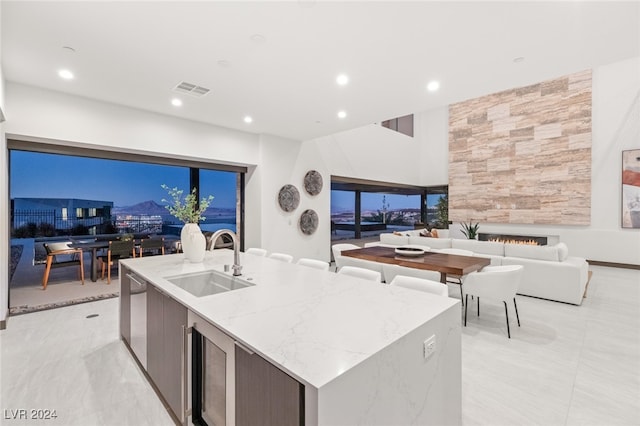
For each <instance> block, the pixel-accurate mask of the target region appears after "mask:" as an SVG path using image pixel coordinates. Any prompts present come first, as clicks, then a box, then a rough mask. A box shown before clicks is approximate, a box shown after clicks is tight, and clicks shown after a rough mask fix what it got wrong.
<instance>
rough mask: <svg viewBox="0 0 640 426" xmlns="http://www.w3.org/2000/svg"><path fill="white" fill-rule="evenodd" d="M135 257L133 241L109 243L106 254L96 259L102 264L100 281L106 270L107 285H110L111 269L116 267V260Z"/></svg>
mask: <svg viewBox="0 0 640 426" xmlns="http://www.w3.org/2000/svg"><path fill="white" fill-rule="evenodd" d="M130 257H136V249H135V246H134V244H133V240H123V241H109V248H108V249H107V254H106V255H102V256H100V257H98V259H100V261H101V263H102V279H103V280H104V271H105V269H107V283H108V284H111V267H112V266H114V265H117V262H118V260H120V259H127V258H130Z"/></svg>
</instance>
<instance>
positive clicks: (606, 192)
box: [313, 58, 640, 265]
mask: <svg viewBox="0 0 640 426" xmlns="http://www.w3.org/2000/svg"><path fill="white" fill-rule="evenodd" d="M576 71H578V70H576ZM639 111H640V58H632V59H629V60H626V61H621V62H618V63H614V64H610V65H607V66H603V67H599V68H597V69H594V70H593V146H592V198H591V209H592V213H591V225H590V226H540V225H502V224H481V226H480V231H481V232H482V231H485V232H505V233H530V234H541V235H558V236H560V240H561V241H564V242H566V243H567V245H568V246H569V250H570V253H571V254H572V255H576V256H581V257H585V258H587V259H590V260H599V261H606V262H616V263H629V264H635V265H640V231H638V230H629V229H622V228H621V226H620V223H621V220H620V215H621V157H622V154H621V151H622V150H626V149H632V148H638V147H639V146H640V145H639V144H640V112H639ZM313 142H314V143H316V144H317V145H318V150H319V151H320V152H321V154H322V160H323V164H325V165H326V167H327V169H328V173H330V174H333V175H338V176H348V177H357V178H363V179H371V180H378V181H388V182H398V183H406V184H415V185H423V186H429V185H439V184H447V183H448V108H446V107H445V108H440V109H435V110H430V111H425V112H421V113H417V114H415V137H414V138H413V139H412V138H408V137H406V136H404V135H401V134H398V133H395V132H390V131H388V130H387V129H383V128H380V126H376V125H370V126H365V127H362V128H358V129H353V130H350V131H347V132H342V133H339V134H335V135H331V136H328V137H324V138H318V139H316V140H314V141H313ZM329 202H330V201H329ZM458 229H459V225H458V224H453V225H452V230H453V231H454V232H453V235H454V236H457V237H459V238H462V235H461V234H459V233H458V232H457V230H458ZM329 244H330V243H329Z"/></svg>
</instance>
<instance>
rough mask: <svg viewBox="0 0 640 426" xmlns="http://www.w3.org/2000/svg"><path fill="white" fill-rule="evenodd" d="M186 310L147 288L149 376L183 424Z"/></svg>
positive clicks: (158, 292) (155, 289) (163, 295)
mask: <svg viewBox="0 0 640 426" xmlns="http://www.w3.org/2000/svg"><path fill="white" fill-rule="evenodd" d="M186 326H187V308H185V307H184V306H183V305H181V304H180V303H178V302H176V301H175V300H173V299H172V298H170V297H169V296H167V295H165V294H163V293H162V292H160V291H159V290H158V289H157V288H155V287H154V286H152V285H150V286H148V287H147V372H148V373H149V376H150V377H151V379H152V380H153V382H154V384H155V385H156V387H157V388H158V391H160V393H161V394H162V397H163V398H164V400H165V402H166V403H167V404H168V405H169V407H170V408H171V410H172V412H173V414H174V415H175V417H176V418H177V419H178V420H180V422H182V420H183V414H184V407H183V405H184V396H183V392H184V391H186V390H185V389H184V381H185V378H184V374H185V371H184V370H185V369H184V365H185V358H184V357H185V356H186V354H185V353H184V347H185V328H186Z"/></svg>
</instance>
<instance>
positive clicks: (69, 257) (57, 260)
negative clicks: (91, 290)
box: [42, 241, 84, 290]
mask: <svg viewBox="0 0 640 426" xmlns="http://www.w3.org/2000/svg"><path fill="white" fill-rule="evenodd" d="M69 243H70V241H66V242H61V243H44V244H43V245H44V249H45V251H46V252H47V266H46V267H45V270H44V276H43V277H42V289H43V290H46V289H47V283H48V282H49V273H50V272H51V268H61V267H64V266H75V265H79V266H80V280H81V281H82V285H84V264H83V263H82V249H79V248H71V247H69V245H68V244H69Z"/></svg>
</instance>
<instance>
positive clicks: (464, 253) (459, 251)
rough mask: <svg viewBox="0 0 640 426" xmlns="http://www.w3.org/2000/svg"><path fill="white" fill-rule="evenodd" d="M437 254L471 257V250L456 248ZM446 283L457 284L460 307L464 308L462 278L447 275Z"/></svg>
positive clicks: (445, 249) (441, 250)
mask: <svg viewBox="0 0 640 426" xmlns="http://www.w3.org/2000/svg"><path fill="white" fill-rule="evenodd" d="M438 253H445V254H455V255H458V256H473V252H472V251H471V250H465V249H458V248H443V249H440V250H438ZM447 282H448V283H451V284H458V285H459V286H460V300H461V302H462V306H464V303H465V301H464V296H463V291H462V277H461V276H459V275H452V274H447Z"/></svg>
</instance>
